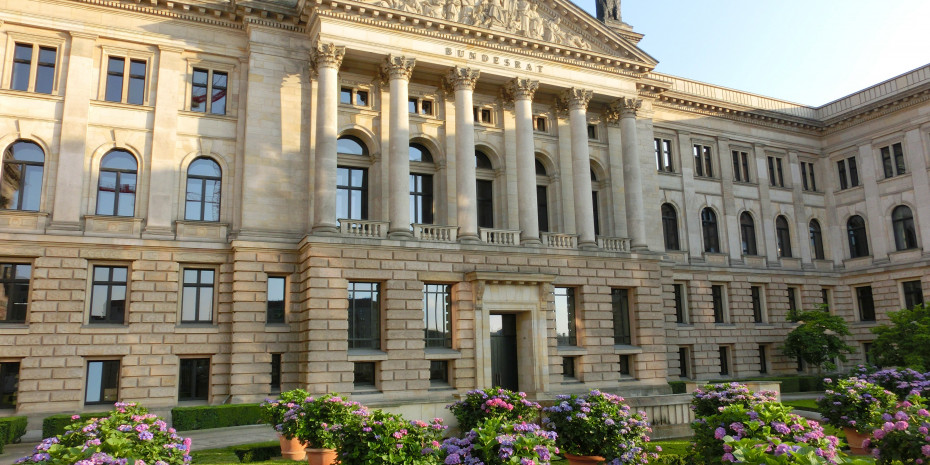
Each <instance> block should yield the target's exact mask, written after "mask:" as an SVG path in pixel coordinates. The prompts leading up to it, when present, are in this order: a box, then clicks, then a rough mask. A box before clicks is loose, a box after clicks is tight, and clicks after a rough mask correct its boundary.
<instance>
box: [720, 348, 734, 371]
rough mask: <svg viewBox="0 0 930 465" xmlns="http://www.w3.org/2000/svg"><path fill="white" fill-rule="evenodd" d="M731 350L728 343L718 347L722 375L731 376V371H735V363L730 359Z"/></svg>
mask: <svg viewBox="0 0 930 465" xmlns="http://www.w3.org/2000/svg"><path fill="white" fill-rule="evenodd" d="M731 352H732V351H731V350H730V346H728V345H721V346H718V347H717V356H718V357H719V362H720V376H731V372H732V371H733V369H732V367H733V363H732V360H731V359H730V356H731Z"/></svg>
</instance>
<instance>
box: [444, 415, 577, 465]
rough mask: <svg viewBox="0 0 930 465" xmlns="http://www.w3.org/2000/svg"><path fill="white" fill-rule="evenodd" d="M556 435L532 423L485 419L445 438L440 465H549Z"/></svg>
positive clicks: (553, 451) (554, 448)
mask: <svg viewBox="0 0 930 465" xmlns="http://www.w3.org/2000/svg"><path fill="white" fill-rule="evenodd" d="M555 443H556V433H555V432H552V431H546V430H545V429H543V428H541V427H540V426H539V425H536V424H532V423H524V422H521V423H512V422H509V421H507V420H503V419H500V418H488V419H486V420H484V421H482V422H481V423H480V424H478V426H477V427H475V428H474V429H472V430H470V431H469V432H467V433H465V435H464V436H463V437H461V438H449V439H446V440H445V442H444V443H443V445H442V451H443V453H444V454H445V461H444V463H484V464H486V465H503V464H521V465H523V464H526V465H530V464H532V465H549V462H550V460H552V456H553V455H554V454H558V453H559V448H558V447H556V445H555Z"/></svg>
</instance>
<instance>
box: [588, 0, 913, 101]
mask: <svg viewBox="0 0 930 465" xmlns="http://www.w3.org/2000/svg"><path fill="white" fill-rule="evenodd" d="M572 1H574V2H575V3H576V4H578V5H579V6H581V7H582V8H584V9H585V10H587V11H588V12H590V13H591V14H592V15H593V14H594V4H595V0H572ZM622 8H623V20H624V21H625V22H627V23H629V24H631V25H633V28H634V30H635V31H636V32H639V33H641V34H645V35H646V38H645V39H643V41H642V42H640V44H639V45H640V47H641V48H642V49H643V50H645V51H646V52H647V53H649V54H650V55H652V56H653V57H654V58H655V59H657V60H659V66H658V67H657V68H656V71H658V72H661V73H667V74H672V75H675V76H680V77H684V78H689V79H696V80H698V81H704V82H708V83H711V84H716V85H720V86H724V87H731V88H734V89H739V90H744V91H748V92H753V93H757V94H761V95H765V96H769V97H775V98H780V99H784V100H789V101H793V102H797V103H803V104H807V105H815V106H816V105H822V104H824V103H827V102H829V101H832V100H835V99H838V98H840V97H843V96H845V95H848V94H850V93H853V92H856V91H858V90H862V89H864V88H866V87H869V86H871V85H874V84H877V83H879V82H881V81H884V80H886V79H889V78H892V77H894V76H897V75H899V74H901V73H904V72H906V71H910V70H912V69H914V68H918V67H920V66H923V65H926V64H928V63H930V24H928V22H930V0H622Z"/></svg>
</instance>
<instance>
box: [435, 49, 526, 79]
mask: <svg viewBox="0 0 930 465" xmlns="http://www.w3.org/2000/svg"><path fill="white" fill-rule="evenodd" d="M446 55H449V56H457V57H459V58H465V59H468V60H472V61H481V62H483V63H493V64H495V65H501V66H506V67H508V68H515V69H522V70H525V71H535V72H537V73H541V72H542V70H543V67H542V65H537V64H534V63H527V62H525V61H520V60H512V59H510V58H504V57H499V56H495V55H488V54H486V53H478V52H469V51H467V50H460V49H457V48H452V47H446Z"/></svg>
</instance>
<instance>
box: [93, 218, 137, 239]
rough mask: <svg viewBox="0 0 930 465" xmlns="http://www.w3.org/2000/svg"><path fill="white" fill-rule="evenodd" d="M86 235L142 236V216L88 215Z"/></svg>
mask: <svg viewBox="0 0 930 465" xmlns="http://www.w3.org/2000/svg"><path fill="white" fill-rule="evenodd" d="M84 235H85V236H103V237H142V218H136V217H132V216H105V215H87V216H85V217H84Z"/></svg>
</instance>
